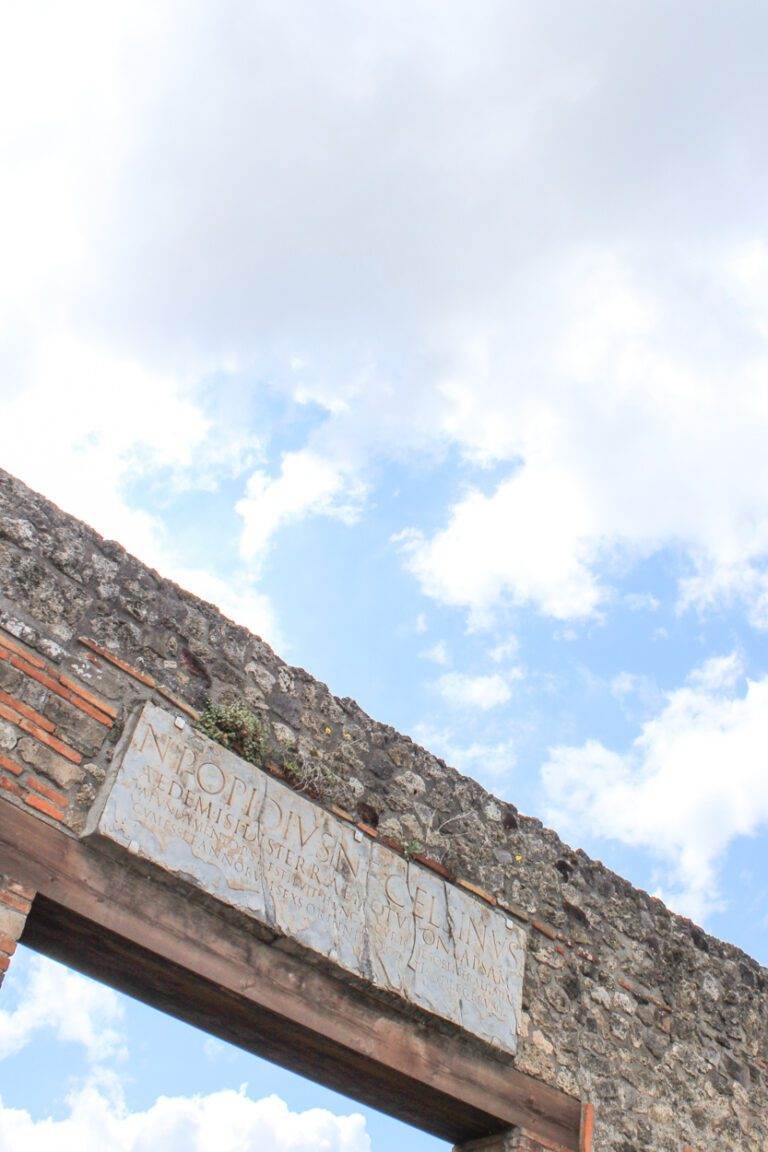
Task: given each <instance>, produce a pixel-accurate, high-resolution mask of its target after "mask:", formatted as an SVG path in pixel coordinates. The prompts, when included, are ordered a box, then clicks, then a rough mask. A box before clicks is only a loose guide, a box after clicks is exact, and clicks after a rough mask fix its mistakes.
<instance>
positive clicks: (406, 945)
mask: <svg viewBox="0 0 768 1152" xmlns="http://www.w3.org/2000/svg"><path fill="white" fill-rule="evenodd" d="M106 791H107V795H106V802H105V804H104V807H103V810H102V812H101V815H100V816H99V818H98V823H97V828H96V831H98V832H99V833H100V834H101V835H102V836H104V837H107V838H108V839H110V840H112V841H114V842H116V843H118V844H120V845H123V846H124V847H126V848H128V849H130V850H131V851H132V852H134V853H136V854H138V855H139V856H142V857H144V858H145V859H147V860H151V861H153V862H154V863H155V864H157V865H159V866H160V867H161V868H163V869H165V870H166V871H167V872H171V873H175V874H179V875H181V876H183V878H184V880H185V881H187V882H191V883H193V884H195V885H197V886H198V887H199V888H201V889H203V890H204V891H205V892H207V893H209V894H210V895H211V896H214V897H216V898H217V899H218V900H221V901H224V902H225V903H227V904H230V905H232V906H233V907H235V908H237V909H239V910H240V911H242V912H245V913H247V914H248V915H250V916H253V917H254V918H255V919H256V920H258V921H259V922H260V923H261V924H263V925H265V926H266V927H268V928H270V929H272V930H273V931H275V932H277V933H279V934H280V935H282V936H285V937H288V938H289V939H291V940H295V941H297V942H298V943H299V944H301V945H303V946H304V947H305V948H308V949H310V950H312V951H313V952H315V953H318V954H319V955H320V956H322V957H325V958H326V959H327V960H330V961H332V962H333V963H334V964H336V965H338V966H340V967H341V968H343V969H344V970H345V971H347V972H350V973H353V974H354V975H355V976H357V977H359V978H361V979H362V980H363V981H366V982H368V983H369V984H371V985H373V986H375V987H376V988H380V989H383V990H386V991H388V992H393V993H396V994H397V995H399V996H401V997H402V998H403V999H405V1000H407V1001H409V1002H410V1003H412V1004H415V1005H418V1007H419V1008H422V1009H425V1010H426V1011H428V1012H431V1013H434V1014H435V1015H437V1016H441V1017H443V1018H444V1019H446V1020H450V1021H451V1022H452V1023H454V1024H457V1025H459V1026H460V1027H462V1028H464V1029H465V1030H466V1031H468V1032H471V1033H472V1034H473V1035H475V1036H477V1037H479V1038H480V1039H481V1040H484V1041H485V1042H487V1043H489V1044H493V1045H495V1046H496V1047H499V1048H502V1049H503V1050H504V1051H506V1052H510V1053H514V1052H515V1050H516V1047H517V1032H518V1021H519V1015H520V1008H521V1001H522V984H523V966H524V962H525V933H524V931H523V929H522V928H521V927H520V926H519V925H518V924H517V923H516V922H514V921H512V920H509V919H507V917H506V916H504V915H503V914H502V913H501V912H499V911H498V910H496V909H494V908H491V907H490V906H488V905H487V904H485V903H483V902H481V901H479V900H476V899H474V898H473V897H472V896H470V895H468V894H467V893H466V892H464V891H463V890H462V889H460V888H457V887H456V886H455V885H453V884H449V883H446V882H445V881H444V880H442V879H441V878H440V877H439V876H437V875H436V874H435V873H434V872H431V871H430V870H429V869H427V868H424V867H422V866H421V865H419V864H416V863H414V862H413V861H408V860H405V859H403V858H402V857H401V856H399V855H398V854H397V853H396V852H392V851H391V850H390V849H388V848H385V847H384V846H383V845H381V844H379V843H378V842H377V841H376V840H375V839H371V838H369V837H367V836H364V835H362V833H360V832H359V831H358V830H356V829H355V828H353V827H352V826H351V825H350V824H348V823H346V822H344V821H342V820H339V819H337V818H336V817H335V816H333V815H332V814H331V813H330V812H326V811H325V809H323V808H321V807H319V806H318V805H317V804H313V803H311V802H310V801H309V800H307V799H305V798H304V797H303V796H300V795H298V794H297V793H296V792H294V791H292V790H291V789H290V788H287V787H286V786H285V785H283V784H281V783H280V782H279V781H277V780H274V779H273V778H272V777H271V776H269V775H267V774H266V773H265V772H262V771H261V770H260V769H258V768H256V767H254V766H253V765H252V764H249V763H247V762H246V761H244V760H241V759H240V758H239V757H238V756H235V755H234V754H233V753H231V752H228V751H227V750H226V749H225V748H222V747H221V746H220V745H218V744H216V743H214V742H213V741H211V740H209V739H207V737H205V736H203V735H202V734H201V733H199V732H196V731H194V730H192V729H190V728H189V727H188V726H185V727H184V728H183V729H182V730H179V729H178V728H176V727H175V724H174V717H173V716H172V715H170V714H169V713H168V712H166V711H165V710H164V709H162V708H158V707H157V706H156V705H154V704H149V703H148V704H145V706H144V708H143V710H142V713H141V716H140V718H139V721H138V724H137V726H136V729H135V731H134V733H133V736H132V737H131V740H130V742H129V744H128V746H127V748H125V750H124V751H123V753H122V756H121V757H118V764H117V770H116V772H115V773H113V774H111V777H110V782H108V783H107V785H106Z"/></svg>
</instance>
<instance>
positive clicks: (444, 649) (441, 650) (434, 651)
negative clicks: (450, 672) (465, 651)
mask: <svg viewBox="0 0 768 1152" xmlns="http://www.w3.org/2000/svg"><path fill="white" fill-rule="evenodd" d="M419 655H420V656H421V658H422V660H431V661H432V662H433V663H434V664H442V665H443V667H445V666H446V665H448V664H450V662H451V656H450V653H449V651H448V645H447V644H446V643H445V641H444V640H438V641H437V643H436V644H433V645H432V646H431V647H430V648H425V649H424V651H423V652H420V653H419Z"/></svg>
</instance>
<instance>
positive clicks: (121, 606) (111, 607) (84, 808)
mask: <svg viewBox="0 0 768 1152" xmlns="http://www.w3.org/2000/svg"><path fill="white" fill-rule="evenodd" d="M227 698H231V699H238V700H245V701H246V702H247V703H248V704H249V706H250V707H251V708H252V709H253V710H255V711H256V712H258V713H259V714H260V715H261V716H262V718H263V720H264V722H265V724H266V725H267V727H268V730H269V733H270V739H271V742H272V746H273V749H274V770H275V771H276V772H281V771H283V769H282V768H281V765H282V764H283V762H284V760H285V759H288V761H289V763H291V764H292V765H294V776H293V779H292V782H293V783H294V784H297V785H299V786H301V787H303V788H305V789H306V790H307V791H308V792H309V794H310V795H312V796H315V797H316V798H318V799H319V800H320V801H322V802H323V803H325V804H328V805H331V804H333V805H335V806H336V808H337V810H339V811H342V812H346V813H347V814H349V818H351V819H358V820H359V821H360V823H361V824H362V825H363V826H364V827H365V828H366V832H367V834H369V835H378V836H379V837H382V838H387V839H388V840H389V841H390V842H391V843H393V844H398V843H399V844H408V845H409V846H410V849H411V851H414V850H418V849H417V848H416V847H415V845H416V842H418V846H419V847H420V848H421V849H422V850H423V854H424V855H427V856H431V857H434V858H436V859H438V860H439V861H441V862H442V864H443V865H444V866H445V867H446V868H447V869H449V870H450V871H451V873H452V874H453V875H455V876H456V878H457V879H458V880H459V881H461V882H464V883H465V885H467V886H469V887H471V888H473V889H474V890H476V891H477V892H478V893H479V895H480V896H481V898H486V899H488V900H490V901H491V902H493V901H498V902H499V903H500V905H501V906H502V907H503V908H504V909H506V910H507V911H508V912H509V913H511V914H512V915H514V916H515V917H516V918H517V919H518V920H519V922H520V923H521V924H522V925H524V927H525V930H526V932H527V933H528V956H527V961H526V974H525V988H524V1001H523V1008H524V1011H523V1018H522V1026H521V1034H520V1045H519V1049H518V1052H517V1056H516V1057H515V1065H516V1067H518V1068H519V1069H521V1070H522V1071H524V1072H527V1073H530V1074H531V1075H534V1076H537V1077H539V1078H541V1079H543V1080H545V1081H547V1082H548V1083H550V1084H553V1085H556V1086H557V1087H559V1088H562V1089H563V1090H564V1091H566V1092H569V1093H571V1094H573V1095H575V1096H579V1097H581V1098H582V1099H584V1100H590V1101H592V1102H593V1103H594V1104H595V1137H594V1147H595V1149H596V1150H597V1152H639V1150H641V1149H642V1150H645V1149H652V1150H654V1152H683V1150H684V1149H685V1148H690V1149H694V1150H696V1152H720V1150H722V1152H725V1150H738V1152H766V1149H768V999H767V998H766V991H767V990H768V972H766V970H765V969H763V968H761V967H760V965H758V964H757V963H756V962H755V961H753V960H752V959H750V958H749V957H748V956H746V955H745V954H744V953H742V952H741V951H739V950H738V949H736V948H734V947H732V946H730V945H728V944H724V943H722V942H721V941H718V940H715V939H713V938H712V937H710V936H708V935H707V934H706V933H705V932H703V931H702V930H700V929H699V928H697V927H696V926H695V925H693V924H692V923H690V922H689V921H687V920H684V919H682V918H681V917H678V916H675V915H673V914H672V913H670V912H669V911H668V910H667V909H666V908H665V907H664V905H663V904H661V902H659V901H658V900H656V899H654V898H652V897H650V896H648V895H647V894H646V893H644V892H641V891H638V890H637V889H635V888H633V887H632V886H631V885H630V884H628V883H627V882H626V881H625V880H622V879H621V878H620V877H618V876H616V875H615V874H613V873H612V872H610V871H609V870H608V869H606V868H605V867H603V865H601V864H599V863H597V862H595V861H593V860H591V859H590V858H589V857H588V856H586V855H585V854H584V853H583V852H581V851H574V850H572V849H570V848H569V847H568V846H567V845H565V844H564V843H563V842H562V841H561V840H560V839H559V838H558V836H557V835H556V834H555V833H554V832H552V831H550V830H548V829H546V828H544V827H543V825H542V824H541V823H540V821H538V820H535V819H531V818H529V817H526V816H523V815H522V814H520V813H519V812H518V811H517V810H516V809H515V808H514V807H513V806H512V805H510V804H506V803H504V802H502V801H499V800H497V799H495V798H494V797H493V796H492V795H490V794H489V793H488V792H486V791H485V790H484V789H483V788H481V787H480V785H479V784H477V783H476V782H475V781H473V780H470V779H468V778H466V777H464V776H461V775H459V774H458V773H457V772H455V771H454V770H453V769H452V768H450V767H449V766H447V765H446V764H445V763H444V762H443V761H442V760H439V759H438V758H436V757H434V756H432V755H431V754H430V753H429V752H427V751H426V750H424V749H423V748H420V747H419V746H418V745H416V744H414V743H413V742H412V741H411V740H410V739H409V738H408V737H407V736H403V735H401V734H400V733H398V732H396V731H395V730H394V729H393V728H390V727H388V726H386V725H383V724H378V723H376V722H375V721H374V720H372V719H371V718H370V717H369V716H367V715H366V714H365V713H364V712H363V711H362V709H360V708H359V707H358V706H357V704H355V702H354V701H353V700H350V699H337V698H336V697H334V696H332V695H331V694H330V692H329V691H328V689H327V688H326V687H325V685H323V684H321V683H319V682H318V681H317V680H315V679H313V678H312V676H310V675H309V674H308V673H307V672H305V671H303V670H302V669H297V668H292V667H290V666H288V665H286V664H285V663H284V662H283V661H282V660H280V659H279V657H278V656H276V655H275V653H274V652H272V650H271V649H270V648H269V647H268V646H267V645H266V644H265V643H264V642H263V641H261V640H259V639H258V638H257V637H255V636H253V635H251V634H250V633H249V632H247V631H246V630H245V629H243V628H240V627H238V626H237V625H236V624H234V623H232V622H231V621H229V620H227V619H226V618H225V617H223V616H222V615H221V614H220V613H219V612H218V611H217V610H216V609H215V608H213V607H212V606H211V605H208V604H205V603H203V602H202V601H200V600H198V599H196V598H195V597H193V596H191V595H189V594H188V593H186V592H184V591H182V590H181V589H179V588H178V587H176V586H175V585H174V584H172V583H170V582H169V581H167V580H163V579H162V577H160V576H159V575H158V574H157V573H155V572H153V571H151V570H150V569H148V568H146V567H145V566H143V565H142V564H140V563H139V562H138V561H136V560H135V559H133V558H132V557H131V556H129V555H128V554H127V553H126V552H125V551H124V550H123V549H122V548H121V547H120V546H119V545H117V544H115V543H113V542H111V541H105V540H103V539H102V538H101V537H99V536H98V535H97V534H96V533H95V532H93V531H92V530H91V529H89V528H87V527H85V526H83V525H82V524H80V523H79V522H78V521H76V520H74V519H72V518H71V517H69V516H66V515H64V514H63V513H62V512H61V511H59V510H58V509H57V508H56V507H54V506H53V505H52V504H50V503H49V502H48V501H46V500H44V499H42V498H41V497H39V496H37V495H35V494H34V493H32V492H30V491H29V489H27V488H26V487H24V485H22V484H21V483H19V482H18V481H16V480H14V479H13V478H11V477H10V476H8V475H7V474H6V473H3V472H0V789H1V790H2V791H3V795H4V796H5V797H6V798H7V799H9V800H10V802H11V803H15V804H19V805H21V806H24V807H26V808H27V809H28V810H31V811H34V812H35V814H36V815H38V816H39V818H40V819H41V820H49V821H52V822H55V823H56V824H58V825H59V826H63V827H67V828H68V829H70V830H71V832H72V834H73V835H77V834H79V833H80V832H81V831H82V830H83V828H84V825H85V821H86V818H87V815H88V812H89V809H90V807H91V805H92V803H93V801H94V799H95V797H96V795H97V792H98V789H99V786H100V784H101V782H102V781H103V780H104V776H105V770H106V768H107V767H108V765H109V762H110V755H111V751H112V749H113V748H114V746H115V743H116V741H117V739H118V738H119V735H120V733H121V731H122V724H123V722H124V720H125V719H126V717H127V716H128V715H129V714H133V713H134V712H135V710H136V707H137V705H138V704H139V703H140V702H142V701H145V700H147V699H154V700H155V701H156V702H158V703H160V704H165V705H166V706H168V705H169V704H170V705H171V706H172V707H173V706H175V707H177V708H179V709H181V710H184V711H187V712H188V711H189V710H195V709H200V708H202V707H203V706H204V705H205V703H206V701H207V700H209V699H211V700H214V701H219V700H223V699H227Z"/></svg>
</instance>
